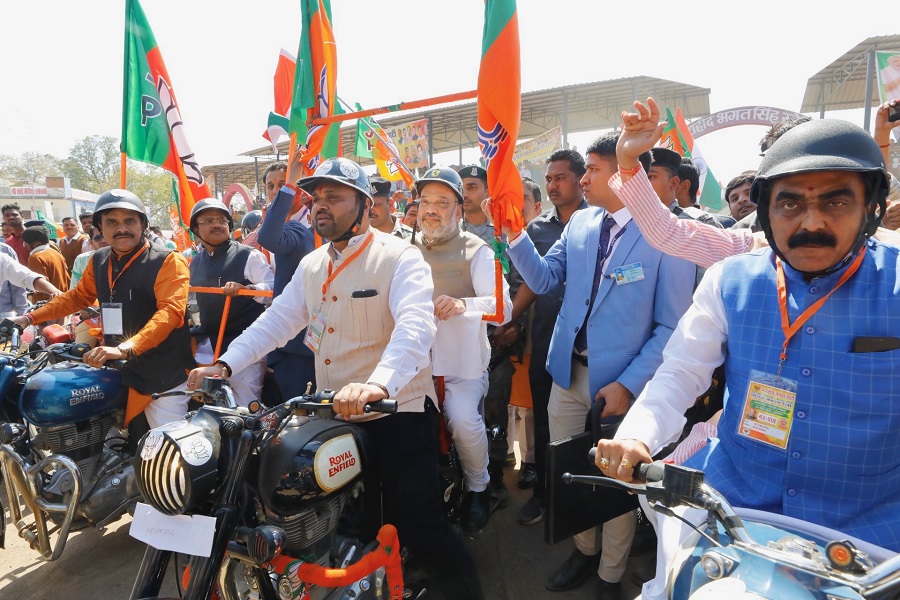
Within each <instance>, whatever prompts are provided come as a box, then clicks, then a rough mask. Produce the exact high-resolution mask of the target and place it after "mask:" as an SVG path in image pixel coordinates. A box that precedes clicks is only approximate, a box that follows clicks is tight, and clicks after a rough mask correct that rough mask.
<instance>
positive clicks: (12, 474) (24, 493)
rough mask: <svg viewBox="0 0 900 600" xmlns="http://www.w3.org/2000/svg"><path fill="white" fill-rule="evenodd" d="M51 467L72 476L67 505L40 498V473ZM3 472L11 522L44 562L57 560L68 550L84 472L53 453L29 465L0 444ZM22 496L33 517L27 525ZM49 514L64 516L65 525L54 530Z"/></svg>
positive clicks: (66, 458)
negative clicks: (53, 537)
mask: <svg viewBox="0 0 900 600" xmlns="http://www.w3.org/2000/svg"><path fill="white" fill-rule="evenodd" d="M50 465H53V466H55V467H57V468H63V469H66V470H67V471H69V473H70V474H71V475H72V492H71V496H70V497H71V501H70V502H69V503H68V504H63V503H59V502H48V501H47V500H46V499H45V498H43V497H41V486H40V485H39V484H38V481H39V479H40V477H41V471H42V470H43V469H44V468H46V467H47V466H50ZM0 469H2V470H3V480H4V481H5V485H6V497H7V498H8V499H9V514H10V520H11V521H12V522H13V524H14V525H15V526H16V529H17V530H18V532H19V537H21V538H22V539H23V540H25V541H26V542H28V545H29V546H30V547H31V548H32V549H33V550H37V551H38V553H40V555H41V557H43V558H44V559H45V560H48V561H51V560H56V559H57V558H59V557H60V555H61V554H62V552H63V550H64V549H65V547H66V540H67V539H68V538H69V529H70V527H71V526H72V519H73V518H74V517H75V511H76V510H77V509H78V501H79V499H80V498H81V485H82V482H81V469H79V468H78V465H76V464H75V463H74V462H73V461H72V460H70V459H69V458H68V457H66V456H63V455H61V454H52V455H50V456H48V457H46V458H44V459H42V460H41V461H39V462H37V463H35V464H34V465H31V466H29V465H28V464H26V463H25V461H24V460H23V459H22V458H21V457H19V455H18V453H17V452H16V451H15V450H14V449H13V448H12V446H10V445H9V444H0ZM20 496H21V498H22V501H24V502H25V505H26V506H27V507H28V510H30V511H31V513H32V516H33V517H34V523H33V524H32V525H28V524H27V523H26V522H25V520H24V518H23V514H22V506H21V504H20V502H19V497H20ZM47 513H62V514H63V521H62V523H61V524H60V525H58V526H55V527H54V528H53V530H52V531H51V530H50V529H49V528H48V523H47ZM55 532H58V535H59V537H58V539H57V540H56V544H55V545H51V542H50V534H51V533H55Z"/></svg>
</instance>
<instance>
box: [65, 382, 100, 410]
mask: <svg viewBox="0 0 900 600" xmlns="http://www.w3.org/2000/svg"><path fill="white" fill-rule="evenodd" d="M105 397H106V394H104V393H103V389H102V388H101V387H100V386H99V385H92V386H91V387H86V388H77V389H74V390H72V396H71V398H69V406H75V405H76V404H83V403H85V402H94V401H95V400H103V398H105Z"/></svg>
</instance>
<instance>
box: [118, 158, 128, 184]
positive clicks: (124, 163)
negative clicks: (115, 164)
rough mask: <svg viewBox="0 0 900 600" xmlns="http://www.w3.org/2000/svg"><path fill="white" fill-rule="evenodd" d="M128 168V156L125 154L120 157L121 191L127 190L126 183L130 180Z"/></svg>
mask: <svg viewBox="0 0 900 600" xmlns="http://www.w3.org/2000/svg"><path fill="white" fill-rule="evenodd" d="M127 167H128V155H127V154H125V153H124V152H122V153H121V155H120V157H119V189H123V190H124V189H127V188H126V187H125V183H126V182H127V180H128V174H127V172H126V169H127Z"/></svg>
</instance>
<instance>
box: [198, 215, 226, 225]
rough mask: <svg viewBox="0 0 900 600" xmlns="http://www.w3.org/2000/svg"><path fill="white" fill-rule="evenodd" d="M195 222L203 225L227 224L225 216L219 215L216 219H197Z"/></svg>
mask: <svg viewBox="0 0 900 600" xmlns="http://www.w3.org/2000/svg"><path fill="white" fill-rule="evenodd" d="M197 224H198V225H203V226H204V227H208V226H210V225H228V219H226V218H225V217H219V218H218V219H197Z"/></svg>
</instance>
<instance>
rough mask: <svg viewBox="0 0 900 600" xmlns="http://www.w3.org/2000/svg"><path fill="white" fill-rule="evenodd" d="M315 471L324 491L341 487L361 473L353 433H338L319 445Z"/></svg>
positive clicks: (357, 449)
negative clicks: (338, 434)
mask: <svg viewBox="0 0 900 600" xmlns="http://www.w3.org/2000/svg"><path fill="white" fill-rule="evenodd" d="M315 471H316V482H317V483H318V484H319V487H320V488H322V489H323V490H325V491H326V492H333V491H334V490H337V489H340V488H342V487H343V486H345V485H347V483H349V482H350V481H352V480H353V478H355V477H356V476H357V475H359V474H360V473H362V465H361V464H360V461H359V448H357V447H356V440H355V439H354V438H353V435H352V434H349V433H348V434H345V435H340V436H338V437H336V438H332V439H330V440H328V441H327V442H325V443H324V444H322V445H321V446H319V449H318V450H317V451H316V460H315Z"/></svg>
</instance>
